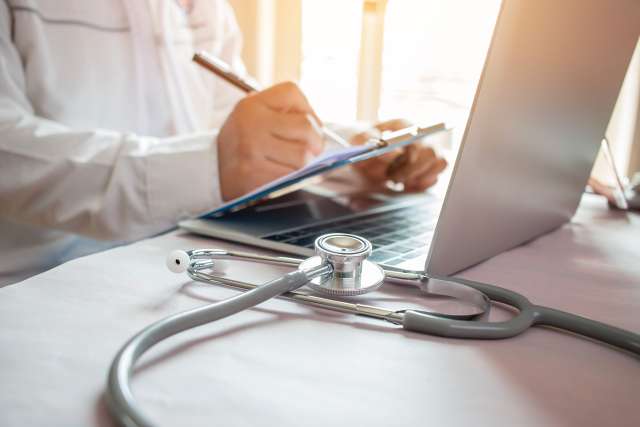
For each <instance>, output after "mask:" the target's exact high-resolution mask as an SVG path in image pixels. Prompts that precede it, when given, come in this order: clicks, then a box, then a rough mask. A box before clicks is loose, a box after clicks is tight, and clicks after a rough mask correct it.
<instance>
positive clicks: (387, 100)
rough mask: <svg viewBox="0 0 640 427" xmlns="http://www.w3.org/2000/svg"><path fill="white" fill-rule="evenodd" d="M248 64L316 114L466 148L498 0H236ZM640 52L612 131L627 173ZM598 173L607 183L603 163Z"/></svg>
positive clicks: (636, 143) (638, 136) (639, 121)
mask: <svg viewBox="0 0 640 427" xmlns="http://www.w3.org/2000/svg"><path fill="white" fill-rule="evenodd" d="M230 3H231V5H232V6H233V8H234V10H235V13H236V17H237V19H238V24H239V25H240V28H241V30H242V32H243V35H244V46H243V59H244V62H245V64H246V66H247V69H248V71H249V73H251V74H252V75H253V76H255V77H256V78H257V79H258V80H259V81H260V82H261V83H262V84H263V85H270V84H273V83H277V82H280V81H285V80H293V81H296V82H298V83H299V84H300V86H301V87H302V89H303V91H304V92H305V93H306V94H307V96H308V97H309V99H310V101H311V103H312V105H313V106H314V108H315V109H316V111H317V112H318V114H319V116H320V117H321V118H322V119H323V120H325V121H328V122H337V123H350V122H353V121H355V120H362V121H374V120H385V119H390V118H395V117H405V118H408V119H410V120H412V121H414V122H417V123H428V122H434V121H436V122H437V121H444V122H446V123H447V124H448V125H450V126H452V127H454V138H453V139H454V148H455V146H457V142H459V141H460V138H461V137H462V133H463V132H464V126H465V124H466V120H467V117H468V114H469V110H470V107H471V104H472V102H473V96H474V93H475V90H476V86H477V83H478V79H479V77H480V74H481V71H482V66H483V63H484V59H485V55H486V53H487V49H488V47H489V44H490V41H491V36H492V31H493V28H494V25H495V22H496V18H497V16H498V12H499V9H500V1H499V0H230ZM639 101H640V49H636V53H635V55H634V58H633V61H632V64H631V66H630V68H629V72H628V74H627V79H626V80H625V83H624V86H623V90H622V92H621V96H620V98H619V100H618V104H617V105H616V109H615V112H614V115H613V118H612V121H611V123H610V126H609V129H608V131H607V136H608V139H609V141H610V142H611V146H612V149H613V154H614V157H615V161H616V164H617V165H618V168H619V170H620V171H621V172H622V174H624V175H626V176H631V175H632V174H633V173H634V172H635V171H638V170H640V108H639V106H640V102H639ZM595 174H596V175H597V176H599V177H600V178H601V179H604V180H606V181H608V180H609V179H607V178H610V173H609V171H608V167H607V166H606V163H605V162H604V161H603V160H602V159H600V160H599V161H598V162H597V165H596V171H595Z"/></svg>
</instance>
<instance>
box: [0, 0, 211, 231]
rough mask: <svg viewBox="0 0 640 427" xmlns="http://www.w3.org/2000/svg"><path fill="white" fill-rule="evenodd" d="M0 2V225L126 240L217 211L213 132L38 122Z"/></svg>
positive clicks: (7, 16)
mask: <svg viewBox="0 0 640 427" xmlns="http://www.w3.org/2000/svg"><path fill="white" fill-rule="evenodd" d="M25 93H26V89H25V79H24V74H23V69H22V64H21V60H20V57H19V54H18V52H17V50H16V49H15V46H14V45H13V43H12V41H11V22H10V16H9V13H8V11H7V8H6V4H4V3H3V4H0V217H2V218H4V219H8V220H10V221H12V222H18V223H24V224H29V225H33V226H41V227H47V228H55V229H60V230H65V231H70V232H74V233H78V234H83V235H86V236H89V237H93V238H99V239H113V240H131V239H135V238H139V237H143V236H147V235H150V234H154V233H157V232H160V231H163V230H165V229H167V228H170V227H172V226H173V225H175V223H176V221H177V220H179V219H180V218H182V217H187V216H192V215H195V214H198V213H202V212H204V211H206V210H208V209H211V208H212V207H215V206H216V205H219V204H220V203H221V197H220V190H219V184H218V172H217V150H216V146H215V142H214V141H215V138H216V133H215V132H214V131H212V132H206V133H202V134H193V135H187V136H180V137H173V138H162V139H161V138H152V137H144V136H139V135H133V134H123V133H119V132H114V131H109V130H101V129H91V130H79V129H70V128H68V127H66V126H64V125H62V124H60V123H55V122H52V121H50V120H46V119H44V118H41V117H38V115H37V114H36V113H35V112H34V108H33V107H32V105H31V104H30V102H29V100H28V99H27V96H26V95H25Z"/></svg>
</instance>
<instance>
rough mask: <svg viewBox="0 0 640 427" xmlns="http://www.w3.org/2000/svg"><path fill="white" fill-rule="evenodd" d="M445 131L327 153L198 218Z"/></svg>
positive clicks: (424, 130)
mask: <svg viewBox="0 0 640 427" xmlns="http://www.w3.org/2000/svg"><path fill="white" fill-rule="evenodd" d="M446 130H447V128H446V126H445V124H444V123H438V124H435V125H431V126H427V127H419V126H410V127H408V128H405V129H400V130H398V131H393V132H388V133H385V134H383V136H382V137H381V138H379V139H372V140H370V141H368V142H367V143H365V144H363V145H357V146H353V147H348V148H341V149H336V150H331V151H328V152H326V153H325V154H323V155H321V156H319V157H317V158H316V159H314V160H313V161H312V162H311V163H309V164H308V165H307V166H305V167H304V168H302V169H299V170H297V171H294V172H292V173H290V174H287V175H285V176H283V177H281V178H278V179H276V180H274V181H271V182H270V183H268V184H265V185H263V186H261V187H259V188H257V189H255V190H253V191H251V192H249V193H247V194H245V195H244V196H241V197H238V198H236V199H233V200H231V201H229V202H227V203H225V204H224V205H222V206H220V207H218V208H216V209H214V210H211V211H208V212H206V213H204V214H202V215H200V217H199V218H218V217H221V216H224V215H225V214H227V213H230V212H236V211H239V210H241V209H244V208H246V207H247V206H251V205H254V204H256V203H259V202H261V201H263V200H267V199H274V198H277V197H280V196H282V195H284V194H287V193H289V192H291V191H294V190H298V189H300V188H301V187H303V186H304V185H305V184H306V183H307V181H308V180H310V179H312V178H314V177H317V176H319V175H321V174H324V173H326V172H329V171H332V170H334V169H337V168H341V167H344V166H347V165H351V164H353V163H357V162H361V161H363V160H368V159H371V158H373V157H377V156H380V155H382V154H385V153H388V152H390V151H393V150H396V149H398V148H402V147H405V146H407V145H409V144H412V143H414V142H417V141H419V140H420V139H422V138H424V137H426V136H429V135H433V134H436V133H438V132H444V131H446Z"/></svg>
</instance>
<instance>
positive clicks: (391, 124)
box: [376, 119, 412, 132]
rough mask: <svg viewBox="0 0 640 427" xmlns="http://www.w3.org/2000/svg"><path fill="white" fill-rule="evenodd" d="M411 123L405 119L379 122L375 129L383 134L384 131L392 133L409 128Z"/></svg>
mask: <svg viewBox="0 0 640 427" xmlns="http://www.w3.org/2000/svg"><path fill="white" fill-rule="evenodd" d="M411 125H412V123H411V122H410V121H408V120H405V119H391V120H387V121H386V122H380V123H378V124H377V125H376V129H378V130H380V131H382V132H384V131H386V130H390V131H394V130H400V129H404V128H406V127H409V126H411Z"/></svg>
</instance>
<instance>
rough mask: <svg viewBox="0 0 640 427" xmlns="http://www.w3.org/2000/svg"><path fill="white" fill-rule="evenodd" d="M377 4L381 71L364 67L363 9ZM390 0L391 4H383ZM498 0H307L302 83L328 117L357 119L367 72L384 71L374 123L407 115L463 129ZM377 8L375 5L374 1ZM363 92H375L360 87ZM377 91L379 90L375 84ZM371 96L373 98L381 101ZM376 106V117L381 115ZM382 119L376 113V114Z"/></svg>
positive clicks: (304, 17) (312, 99) (303, 38)
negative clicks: (360, 83) (361, 63)
mask: <svg viewBox="0 0 640 427" xmlns="http://www.w3.org/2000/svg"><path fill="white" fill-rule="evenodd" d="M368 3H369V4H370V3H378V4H379V5H380V7H379V8H378V9H377V11H378V12H381V13H383V19H384V27H383V28H384V35H383V43H382V44H381V45H380V49H379V50H380V51H379V52H374V54H377V55H379V56H380V61H379V63H380V68H381V70H375V69H367V68H365V69H364V70H363V69H359V61H360V58H361V52H360V50H361V48H362V46H363V45H365V43H363V40H362V39H361V36H363V35H364V36H365V37H372V35H375V33H372V31H376V30H380V29H381V28H373V29H371V28H369V29H368V30H369V31H365V30H364V28H363V22H365V25H368V24H367V22H369V21H365V20H363V18H365V19H366V17H365V16H364V15H363V9H364V10H366V12H364V13H365V14H366V13H369V12H371V13H375V12H376V11H375V10H373V11H372V9H375V8H370V7H369V8H368V7H367V4H368ZM385 3H386V8H385V7H384V6H385ZM499 4H500V2H499V0H483V1H481V2H479V1H477V0H448V1H446V2H445V1H441V0H422V1H406V0H388V1H386V2H385V1H384V0H377V1H376V0H346V1H345V0H324V1H317V0H302V49H301V50H302V67H301V78H300V83H301V85H302V87H303V89H304V90H305V92H306V93H307V96H308V97H309V98H310V100H311V102H312V103H313V105H314V106H315V108H316V110H317V111H318V113H319V115H320V116H321V117H323V118H324V119H325V120H329V121H340V122H344V121H351V120H353V119H355V118H356V116H357V106H358V102H357V99H358V93H357V92H358V87H359V86H358V81H359V80H361V79H362V78H363V76H362V75H359V74H362V73H367V72H371V73H375V72H379V73H381V80H380V83H379V86H380V87H379V88H377V90H378V91H379V101H378V102H379V104H378V105H377V108H374V109H373V110H372V111H373V116H370V117H365V118H367V119H371V120H375V119H377V118H380V119H386V118H393V117H406V118H409V119H411V120H414V121H416V122H424V121H426V122H428V121H446V122H448V123H450V124H451V125H453V126H456V127H464V123H465V121H466V117H467V114H468V111H469V108H470V105H471V102H472V100H473V95H474V92H475V87H476V84H477V81H478V78H479V76H480V72H481V69H482V65H483V62H484V58H485V54H486V50H487V48H488V46H489V42H490V38H491V34H492V31H493V26H494V24H495V19H496V16H497V13H498V9H499ZM374 6H375V4H374ZM361 90H372V89H371V88H361ZM373 90H376V89H375V88H374V89H373ZM376 98H377V97H372V98H371V102H376V101H377V99H376ZM376 111H377V114H376ZM375 116H377V117H375Z"/></svg>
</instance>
